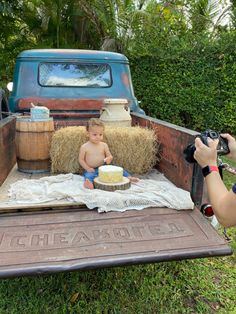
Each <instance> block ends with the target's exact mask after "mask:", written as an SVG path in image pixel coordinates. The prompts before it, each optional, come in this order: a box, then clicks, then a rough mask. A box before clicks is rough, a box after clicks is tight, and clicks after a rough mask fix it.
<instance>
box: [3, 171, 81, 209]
mask: <svg viewBox="0 0 236 314" xmlns="http://www.w3.org/2000/svg"><path fill="white" fill-rule="evenodd" d="M50 175H51V174H50V173H49V172H44V173H25V172H20V171H18V170H17V165H15V166H14V167H13V169H12V170H11V172H10V173H9V175H8V177H7V179H6V180H5V182H4V183H3V184H2V186H1V187H0V213H8V212H17V211H41V210H46V209H65V208H68V209H70V208H74V207H76V208H83V207H84V206H85V205H84V204H83V203H81V202H71V201H66V200H58V201H57V200H55V201H51V202H47V203H38V204H20V203H14V202H13V201H12V200H10V198H9V196H8V190H9V188H10V185H11V184H13V183H15V182H16V181H19V180H23V179H40V178H42V177H46V176H50Z"/></svg>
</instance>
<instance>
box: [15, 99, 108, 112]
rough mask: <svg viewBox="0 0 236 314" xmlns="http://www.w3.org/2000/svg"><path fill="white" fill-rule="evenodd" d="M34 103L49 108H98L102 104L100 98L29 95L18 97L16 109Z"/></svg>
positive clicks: (28, 107)
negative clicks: (28, 96)
mask: <svg viewBox="0 0 236 314" xmlns="http://www.w3.org/2000/svg"><path fill="white" fill-rule="evenodd" d="M31 103H33V104H34V105H37V104H40V105H42V106H46V107H47V108H48V109H50V110H63V111H67V110H100V109H101V108H102V106H103V101H102V100H100V99H99V100H96V99H63V98H42V97H30V98H24V99H20V100H19V102H18V109H19V110H25V109H30V108H32V105H31Z"/></svg>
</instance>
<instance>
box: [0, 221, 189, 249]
mask: <svg viewBox="0 0 236 314" xmlns="http://www.w3.org/2000/svg"><path fill="white" fill-rule="evenodd" d="M58 229H60V228H58ZM174 234H175V235H178V236H181V235H182V236H187V235H190V234H191V232H190V230H187V229H184V228H183V226H181V224H180V223H178V222H177V223H176V222H166V223H163V224H155V223H154V224H153V223H150V224H143V225H131V226H128V227H123V226H120V227H112V226H111V227H110V228H96V229H93V228H92V229H91V230H88V228H83V227H81V228H79V230H77V228H74V227H72V228H71V229H70V231H68V232H63V231H62V232H60V231H59V230H57V231H54V230H52V232H44V231H40V230H39V231H38V232H37V233H36V232H32V233H31V232H30V231H29V232H24V233H23V234H18V233H17V232H11V231H10V230H9V231H7V232H4V233H1V234H0V251H2V249H6V250H9V249H10V250H11V249H18V250H19V249H23V250H25V249H27V248H30V247H34V248H37V247H41V248H42V249H43V248H45V249H47V248H48V247H58V246H60V247H63V246H65V247H74V246H76V247H77V246H80V245H82V246H84V245H86V244H87V245H90V244H95V243H105V242H109V243H117V242H120V241H122V242H130V241H135V240H138V239H143V238H145V239H148V240H152V239H158V238H160V239H164V238H168V237H169V236H170V235H171V236H173V235H174Z"/></svg>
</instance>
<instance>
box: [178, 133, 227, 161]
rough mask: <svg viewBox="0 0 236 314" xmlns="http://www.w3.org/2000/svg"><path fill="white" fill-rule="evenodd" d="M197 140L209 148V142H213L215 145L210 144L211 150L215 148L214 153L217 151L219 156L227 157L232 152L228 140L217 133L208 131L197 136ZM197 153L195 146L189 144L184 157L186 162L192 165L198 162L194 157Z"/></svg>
mask: <svg viewBox="0 0 236 314" xmlns="http://www.w3.org/2000/svg"><path fill="white" fill-rule="evenodd" d="M197 138H199V139H200V140H201V142H202V143H203V144H205V145H206V146H208V147H209V142H210V143H211V141H212V140H213V142H214V143H211V144H210V148H213V151H215V152H216V153H217V154H218V155H226V154H228V153H229V152H230V149H229V145H228V140H227V138H226V137H222V136H221V135H220V133H218V132H215V131H212V130H206V131H204V132H202V133H201V134H199V135H197ZM215 140H217V141H215ZM197 143H198V144H199V140H197ZM195 151H196V146H195V144H189V145H188V146H187V147H186V148H185V150H184V155H185V159H186V161H188V162H190V163H193V162H197V160H196V159H195V156H194V153H195ZM206 151H207V150H206ZM215 159H216V158H215Z"/></svg>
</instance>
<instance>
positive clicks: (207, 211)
mask: <svg viewBox="0 0 236 314" xmlns="http://www.w3.org/2000/svg"><path fill="white" fill-rule="evenodd" d="M201 212H202V213H203V215H204V216H206V217H212V216H213V215H214V211H213V208H212V206H211V205H210V204H203V205H202V207H201Z"/></svg>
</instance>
